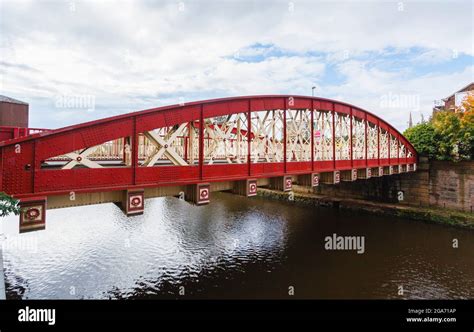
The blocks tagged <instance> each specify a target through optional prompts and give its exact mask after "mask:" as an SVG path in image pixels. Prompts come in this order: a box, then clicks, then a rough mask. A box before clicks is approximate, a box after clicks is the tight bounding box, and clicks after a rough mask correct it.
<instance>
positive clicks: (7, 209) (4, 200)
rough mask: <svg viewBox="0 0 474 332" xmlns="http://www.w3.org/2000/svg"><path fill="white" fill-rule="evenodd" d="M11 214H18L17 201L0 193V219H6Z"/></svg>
mask: <svg viewBox="0 0 474 332" xmlns="http://www.w3.org/2000/svg"><path fill="white" fill-rule="evenodd" d="M11 213H13V214H15V215H18V214H20V206H19V204H18V200H16V199H14V198H13V197H10V196H8V195H7V194H5V193H3V192H0V217H6V216H8V215H9V214H11Z"/></svg>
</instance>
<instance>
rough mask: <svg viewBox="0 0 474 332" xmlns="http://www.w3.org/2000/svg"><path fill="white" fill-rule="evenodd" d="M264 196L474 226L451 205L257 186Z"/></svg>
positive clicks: (471, 217) (471, 216)
mask: <svg viewBox="0 0 474 332" xmlns="http://www.w3.org/2000/svg"><path fill="white" fill-rule="evenodd" d="M258 195H259V196H261V197H265V198H269V199H275V200H280V201H288V202H290V203H293V204H298V205H305V206H328V207H335V208H341V209H347V210H353V211H363V212H368V213H372V214H378V215H390V216H395V217H400V218H407V219H412V220H420V221H425V222H431V223H436V224H443V225H448V226H455V227H461V228H468V229H474V214H472V213H469V212H461V211H455V210H449V209H440V208H433V207H422V206H409V205H399V204H389V203H381V202H370V201H364V200H355V199H345V198H335V197H328V196H320V195H315V194H311V193H300V192H291V193H288V192H281V191H276V190H270V189H264V188H259V189H258Z"/></svg>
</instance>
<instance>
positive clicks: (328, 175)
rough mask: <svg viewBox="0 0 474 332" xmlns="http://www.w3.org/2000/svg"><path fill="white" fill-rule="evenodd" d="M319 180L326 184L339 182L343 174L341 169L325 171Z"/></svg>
mask: <svg viewBox="0 0 474 332" xmlns="http://www.w3.org/2000/svg"><path fill="white" fill-rule="evenodd" d="M319 180H320V182H321V183H324V184H338V183H339V182H341V174H340V173H339V171H333V172H324V173H321V174H320V179H319Z"/></svg>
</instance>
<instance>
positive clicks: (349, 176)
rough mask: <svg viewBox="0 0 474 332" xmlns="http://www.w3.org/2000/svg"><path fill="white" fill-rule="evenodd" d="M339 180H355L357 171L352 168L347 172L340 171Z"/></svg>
mask: <svg viewBox="0 0 474 332" xmlns="http://www.w3.org/2000/svg"><path fill="white" fill-rule="evenodd" d="M341 180H342V181H345V182H351V181H355V180H357V169H356V168H353V169H350V170H347V171H341Z"/></svg>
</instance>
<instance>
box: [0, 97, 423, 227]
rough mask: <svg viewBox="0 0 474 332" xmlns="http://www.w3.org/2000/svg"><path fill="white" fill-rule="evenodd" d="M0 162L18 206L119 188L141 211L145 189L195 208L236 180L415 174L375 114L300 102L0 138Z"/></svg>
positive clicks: (178, 109)
mask: <svg viewBox="0 0 474 332" xmlns="http://www.w3.org/2000/svg"><path fill="white" fill-rule="evenodd" d="M0 157H1V163H0V189H1V190H2V191H4V192H6V193H8V194H11V195H14V196H15V197H18V198H20V199H21V200H22V201H23V202H25V203H24V204H25V206H27V205H28V203H27V202H28V201H33V202H35V200H36V201H38V198H39V201H42V200H46V197H54V196H61V195H62V196H64V195H70V193H71V192H74V193H84V194H85V193H100V192H124V193H125V196H126V197H127V200H128V199H129V197H132V200H130V202H132V201H133V202H135V203H137V197H138V199H139V200H140V203H139V205H140V206H143V198H144V196H143V192H144V191H145V189H146V188H156V187H170V186H180V188H184V191H185V192H186V193H187V194H188V196H189V197H192V199H193V201H194V202H196V203H199V202H201V201H202V202H206V201H208V198H209V196H207V197H206V196H204V199H203V200H201V201H200V192H199V191H200V190H201V189H203V188H204V193H206V190H207V194H209V192H210V191H211V188H210V184H211V183H214V182H219V183H222V182H226V181H227V182H229V181H231V182H236V183H244V184H243V186H244V188H246V189H245V190H243V192H244V193H246V194H249V191H248V190H247V189H248V188H250V187H252V188H254V187H255V188H256V186H257V182H258V180H259V179H263V178H266V179H271V181H270V182H269V183H270V184H274V186H275V187H276V188H280V189H282V190H289V189H291V181H292V180H296V181H298V179H301V182H302V183H309V185H315V184H318V183H319V181H320V180H321V181H323V182H328V183H337V182H338V181H339V180H340V179H342V180H348V181H353V180H356V179H357V178H363V179H366V178H369V177H371V176H383V175H390V174H394V173H400V172H407V171H414V170H415V169H416V158H417V156H416V151H415V149H414V148H413V146H412V145H411V144H410V143H409V142H408V141H407V140H406V139H405V137H403V136H402V135H401V134H400V133H399V132H398V131H397V130H396V129H394V128H393V127H392V126H390V125H389V124H388V123H387V122H385V121H384V120H382V119H381V118H379V117H377V116H375V115H374V114H371V113H369V112H367V111H365V110H362V109H361V108H358V107H355V106H352V105H349V104H346V103H342V102H338V101H334V100H329V99H323V98H310V97H300V96H252V97H236V98H225V99H216V100H208V101H202V102H193V103H188V104H183V105H173V106H166V107H159V108H154V109H149V110H145V111H140V112H134V113H130V114H125V115H120V116H115V117H111V118H107V119H101V120H97V121H93V122H88V123H83V124H79V125H74V126H70V127H66V128H61V129H57V130H52V131H47V132H40V133H37V134H33V135H29V136H26V137H22V138H16V139H12V140H8V141H4V142H1V143H0ZM305 176H306V177H309V180H305ZM272 179H273V180H272ZM275 179H276V180H275ZM278 179H281V181H280V180H278ZM288 179H290V182H288ZM242 181H243V182H242ZM249 181H250V182H249ZM275 181H276V182H275ZM308 181H309V182H308ZM275 183H276V184H275ZM278 183H279V184H278ZM238 186H240V185H238ZM189 188H191V189H189ZM188 189H189V190H188ZM240 191H242V190H240ZM134 192H135V193H138V194H135V196H133V195H134V194H133V193H134ZM140 193H141V194H140ZM130 195H131V196H130ZM134 198H135V200H134ZM32 204H36V203H32ZM125 204H126V205H129V206H128V207H129V208H133V206H131V205H130V204H128V203H125ZM25 209H26V210H27V208H25ZM44 209H46V205H44ZM26 210H25V211H26ZM125 210H126V209H125ZM138 211H142V210H140V209H138ZM36 214H37V213H34V215H36ZM23 217H24V218H27V216H26V215H25V216H23ZM30 217H31V216H30Z"/></svg>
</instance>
